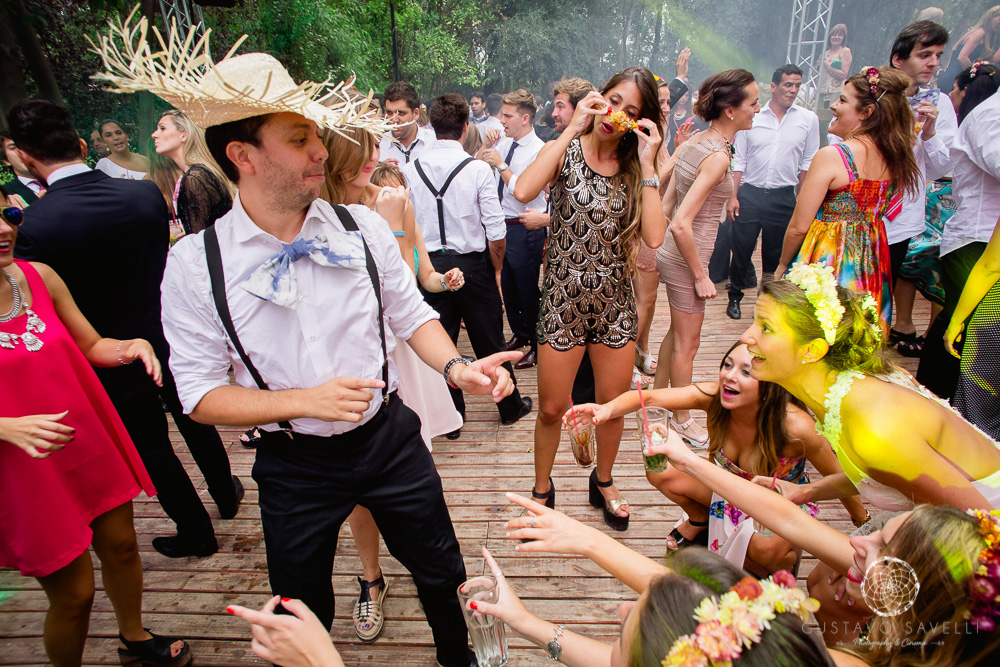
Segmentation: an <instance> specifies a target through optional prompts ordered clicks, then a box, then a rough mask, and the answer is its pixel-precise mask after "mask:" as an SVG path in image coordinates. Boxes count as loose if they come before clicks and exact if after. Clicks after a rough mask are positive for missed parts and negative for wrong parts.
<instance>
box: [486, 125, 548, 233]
mask: <svg viewBox="0 0 1000 667" xmlns="http://www.w3.org/2000/svg"><path fill="white" fill-rule="evenodd" d="M513 144H514V140H513V139H511V138H510V137H504V138H503V139H501V140H500V143H498V144H497V147H496V150H497V152H498V153H500V159H501V160H506V158H507V154H508V153H510V147H511V146H512V145H513ZM544 145H545V142H544V141H542V140H541V139H539V138H538V135H537V134H535V131H534V130H531V131H530V132H528V134H526V135H524V136H523V137H521V138H520V139H518V141H517V148H515V149H514V153H513V155H511V158H510V162H507V167H508V168H509V169H510V172H511V173H510V182H508V183H506V184H505V185H504V186H503V198H502V199H501V200H500V208H502V209H503V217H504V218H516V217H517V216H518V214H519V213H524V212H525V211H526V210H528V209H529V208H533V209H535V210H536V211H545V193H544V192H539V193H538V196H537V197H535V198H534V199H532V200H531V201H530V202H528V203H527V204H522V203H521V202H519V201H517V200H516V199H514V184H515V183H517V177H518V175H520V174H522V173H524V170H525V169H527V168H528V165H529V164H531V163H532V162H534V161H535V158H536V157H538V151H540V150H542V146H544ZM494 173H495V174H496V186H497V187H498V188H499V187H500V178H501V174H500V172H499V171H496V170H494Z"/></svg>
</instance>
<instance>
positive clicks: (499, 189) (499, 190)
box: [497, 141, 517, 202]
mask: <svg viewBox="0 0 1000 667" xmlns="http://www.w3.org/2000/svg"><path fill="white" fill-rule="evenodd" d="M515 148H517V142H516V141H515V142H514V143H512V144H511V145H510V150H509V151H507V159H506V160H504V163H505V164H506V165H507V168H508V169H510V158H511V157H512V156H513V155H514V149H515ZM505 185H506V183H504V182H503V174H500V185H498V186H497V196H498V197H500V201H501V202H502V201H503V186H505Z"/></svg>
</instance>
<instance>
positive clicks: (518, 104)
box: [478, 88, 545, 369]
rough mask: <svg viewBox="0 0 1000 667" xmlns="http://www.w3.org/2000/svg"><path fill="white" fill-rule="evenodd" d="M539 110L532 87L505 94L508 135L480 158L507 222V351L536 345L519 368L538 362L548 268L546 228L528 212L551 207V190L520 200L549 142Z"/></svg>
mask: <svg viewBox="0 0 1000 667" xmlns="http://www.w3.org/2000/svg"><path fill="white" fill-rule="evenodd" d="M535 111H536V107H535V98H534V97H533V96H532V95H531V93H529V92H528V91H527V90H524V89H523V88H521V89H518V90H515V91H514V92H512V93H507V94H506V95H504V98H503V106H502V107H501V108H500V122H501V123H502V124H503V127H504V132H505V134H506V135H507V136H506V137H505V138H503V139H501V140H500V142H499V143H498V144H497V146H496V148H495V149H493V148H488V147H486V146H484V147H483V149H482V150H481V151H480V153H479V156H478V157H479V158H480V159H482V160H484V161H485V162H486V163H487V164H489V165H490V166H491V167H493V168H494V169H495V170H496V184H497V193H498V195H499V197H500V208H501V209H503V217H504V223H505V224H506V225H507V250H506V252H505V253H504V256H503V270H502V271H501V273H500V289H501V290H502V292H503V303H504V308H505V310H506V312H507V322H508V324H510V330H511V333H512V334H513V336H512V337H511V339H510V340H508V341H507V344H506V349H508V350H516V349H518V348H521V347H524V346H526V345H527V346H529V347H530V348H531V349H530V350H529V351H528V354H526V355H525V356H524V357H523V358H522V359H521V360H520V361H518V362H517V363H516V364H515V365H514V367H515V368H517V369H524V368H531V367H532V366H535V365H537V364H538V357H537V348H538V336H537V334H536V332H535V327H536V325H537V324H538V307H539V300H540V299H541V292H540V291H539V289H538V271H539V269H540V268H541V266H542V250H543V249H544V247H545V229H544V228H537V229H528V228H527V227H526V226H525V224H524V216H526V215H528V209H533V210H534V211H544V210H545V194H544V193H541V192H540V193H538V197H536V198H535V199H534V200H533V201H531V202H528V204H522V203H521V202H519V201H518V200H516V199H514V184H515V183H516V182H517V177H518V175H520V174H521V173H522V172H523V171H524V170H525V169H527V168H528V165H529V164H531V163H532V162H534V161H535V156H537V155H538V151H540V150H542V146H544V145H545V142H544V141H542V140H541V139H539V138H538V136H537V135H536V134H535V131H534V130H533V129H532V127H533V125H534V122H535ZM487 136H489V135H487Z"/></svg>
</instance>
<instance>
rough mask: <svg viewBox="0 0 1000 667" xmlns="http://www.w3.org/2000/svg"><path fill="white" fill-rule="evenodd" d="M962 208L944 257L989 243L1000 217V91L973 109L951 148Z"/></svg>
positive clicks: (950, 225)
mask: <svg viewBox="0 0 1000 667" xmlns="http://www.w3.org/2000/svg"><path fill="white" fill-rule="evenodd" d="M951 160H952V165H953V167H954V174H953V178H954V182H953V187H952V195H953V196H954V198H955V203H956V204H957V206H958V208H957V210H956V211H955V214H954V215H953V216H951V217H950V218H949V219H948V222H947V224H945V226H944V234H943V236H942V239H941V256H942V257H944V256H945V255H947V254H948V253H949V252H951V251H952V250H957V249H959V248H961V247H962V246H965V245H968V244H970V243H975V242H977V241H980V242H984V243H986V242H989V240H990V236H992V235H993V229H994V228H995V227H996V225H997V217H998V216H1000V91H997V92H995V93H993V95H992V96H991V97H990V98H989V99H987V100H986V101H985V102H983V103H982V104H980V105H979V106H978V107H976V108H975V109H973V110H972V113H970V114H969V115H968V116H966V117H965V120H963V121H962V125H961V127H959V128H958V135H957V136H956V138H955V143H954V144H953V145H952V148H951Z"/></svg>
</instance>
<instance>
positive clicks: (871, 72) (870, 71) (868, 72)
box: [861, 67, 879, 95]
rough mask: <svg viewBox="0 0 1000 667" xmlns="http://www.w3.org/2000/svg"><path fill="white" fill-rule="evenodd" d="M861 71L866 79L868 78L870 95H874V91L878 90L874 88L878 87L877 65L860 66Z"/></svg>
mask: <svg viewBox="0 0 1000 667" xmlns="http://www.w3.org/2000/svg"><path fill="white" fill-rule="evenodd" d="M861 73H862V74H864V75H865V78H866V79H868V85H869V87H870V88H871V91H872V95H875V94H876V92H878V91H877V90H876V89H877V88H878V81H879V76H878V67H862V68H861Z"/></svg>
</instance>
